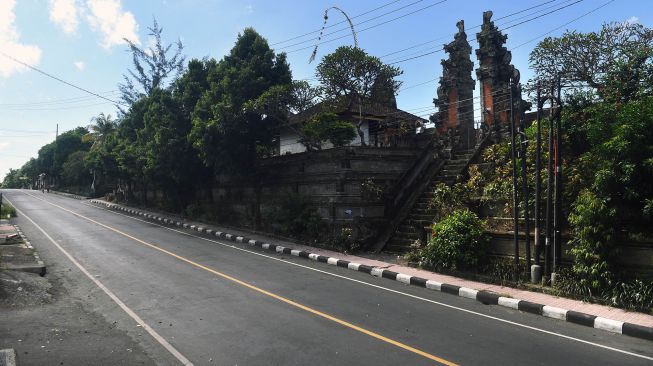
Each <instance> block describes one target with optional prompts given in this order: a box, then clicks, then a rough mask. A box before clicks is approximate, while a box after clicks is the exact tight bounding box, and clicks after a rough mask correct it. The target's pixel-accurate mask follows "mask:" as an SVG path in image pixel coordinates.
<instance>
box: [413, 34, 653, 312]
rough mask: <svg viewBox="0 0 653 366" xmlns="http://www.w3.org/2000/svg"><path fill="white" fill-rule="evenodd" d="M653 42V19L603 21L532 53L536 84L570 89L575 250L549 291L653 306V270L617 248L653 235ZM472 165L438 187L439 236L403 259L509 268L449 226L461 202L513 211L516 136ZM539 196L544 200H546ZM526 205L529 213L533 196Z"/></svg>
mask: <svg viewBox="0 0 653 366" xmlns="http://www.w3.org/2000/svg"><path fill="white" fill-rule="evenodd" d="M652 45H653V31H652V30H651V29H648V28H645V27H643V26H641V25H639V24H607V25H605V26H604V27H603V28H602V29H601V30H600V31H599V32H590V33H578V32H568V33H565V34H564V35H563V36H561V37H558V38H547V39H545V40H543V41H542V42H540V43H539V44H538V46H537V47H536V48H535V49H534V50H533V51H532V53H531V58H530V59H531V67H532V69H533V70H534V71H535V77H534V79H533V80H531V81H530V83H531V87H532V86H533V85H534V83H536V82H537V81H539V82H540V83H541V84H543V85H548V84H550V81H551V80H552V78H554V77H560V78H561V83H562V85H563V86H564V89H563V91H564V92H565V94H564V103H563V110H562V128H563V135H562V148H563V150H562V154H561V155H562V159H563V166H564V172H565V173H564V174H565V176H564V179H565V184H564V192H563V194H562V204H563V208H562V212H563V217H564V223H563V224H564V225H565V227H566V229H565V230H564V232H563V234H564V236H565V237H568V238H569V240H568V242H567V243H565V244H564V247H563V250H565V251H567V252H568V253H569V254H570V255H571V258H572V263H571V264H570V266H569V267H568V268H565V269H563V270H562V271H561V272H560V273H559V276H558V277H557V282H556V284H555V288H554V289H553V291H557V293H559V294H562V295H566V296H572V297H576V298H581V299H586V300H591V301H596V302H601V303H607V304H610V305H614V306H619V307H624V308H629V309H636V310H640V311H645V312H651V311H653V279H652V278H651V277H650V274H649V275H648V276H647V275H646V274H642V275H641V277H640V276H633V271H630V272H628V271H626V269H625V268H623V267H622V266H620V264H619V254H620V248H621V247H622V246H623V245H624V244H625V243H633V242H634V243H641V245H649V246H650V245H653V243H651V242H652V241H653V240H652V238H653V229H652V228H653V225H652V224H653V185H652V184H651V182H653V48H652V47H651V46H652ZM547 121H548V120H547V119H546V118H544V119H543V126H542V131H543V136H546V135H547V133H548V129H547V127H546V126H547ZM535 133H536V125H535V124H533V125H531V126H530V127H529V128H527V130H526V138H527V140H528V141H531V143H530V144H529V146H528V150H527V161H528V164H527V166H528V167H529V171H528V186H529V190H530V192H533V191H534V187H535V174H534V171H533V168H532V167H533V166H534V162H535V144H534V143H533V142H534V141H535ZM547 148H548V146H547V139H546V138H544V139H543V151H544V154H543V156H542V161H543V162H546V161H547V159H548V156H547V154H546V151H547ZM543 165H544V166H543V168H542V171H541V174H540V176H541V179H542V187H543V189H544V192H543V195H542V197H546V177H547V172H546V165H545V164H543ZM518 169H520V167H519V166H518ZM468 173H469V178H468V179H467V180H466V181H465V182H463V183H458V184H455V185H454V186H452V187H447V186H444V185H442V186H438V187H437V188H436V189H435V191H434V193H433V199H432V202H431V206H432V207H435V208H437V210H438V213H439V214H438V216H437V217H436V218H435V224H434V226H433V237H435V238H437V240H434V239H433V238H431V239H430V240H429V242H428V243H426V244H423V243H417V244H416V245H415V246H414V248H413V251H412V252H411V253H409V254H408V255H407V259H408V260H410V261H413V262H421V263H422V264H430V265H434V267H435V268H438V267H442V268H459V267H463V268H464V266H461V265H460V264H464V263H483V262H484V263H486V265H477V266H467V268H472V272H474V273H478V274H481V275H487V276H489V277H491V278H493V281H501V277H504V275H503V274H502V273H504V272H506V271H504V270H502V269H501V268H502V267H505V266H506V265H505V263H503V261H502V260H495V259H490V258H486V257H485V256H483V254H482V251H478V252H465V249H463V248H471V247H473V245H474V243H476V242H477V241H476V240H477V239H476V238H470V237H469V235H471V234H472V233H473V232H474V230H469V231H468V232H464V233H461V232H460V231H457V230H443V229H444V228H450V225H451V223H452V222H456V220H459V219H460V212H461V211H460V210H461V209H471V210H473V211H476V212H486V213H487V212H490V213H494V215H495V216H505V217H511V216H512V200H511V195H512V165H511V160H510V142H509V141H503V142H501V143H499V144H495V145H492V146H490V147H488V148H487V149H486V150H485V151H484V152H483V155H482V159H481V161H480V163H479V164H477V165H474V166H471V167H470V169H469V172H468ZM518 176H519V172H518ZM519 194H520V195H521V191H520V192H519ZM541 204H542V205H541V206H540V207H544V202H541ZM529 207H530V210H531V214H530V217H531V218H532V217H533V212H532V210H533V207H534V201H533V197H531V198H530V202H529ZM520 209H522V210H523V207H520ZM487 225H488V228H489V229H491V230H501V229H502V227H501V223H500V222H493V221H492V220H489V221H488V222H487ZM467 226H468V227H475V224H472V223H468V224H467ZM443 236H444V237H443ZM451 242H457V244H458V245H459V246H461V247H462V248H456V249H454V250H452V251H449V249H448V248H447V246H446V245H445V246H443V243H451ZM452 253H455V255H452ZM463 253H467V254H466V255H468V256H469V257H464V258H465V259H464V260H462V259H461V257H459V256H463ZM474 253H476V254H474ZM524 282H526V280H524Z"/></svg>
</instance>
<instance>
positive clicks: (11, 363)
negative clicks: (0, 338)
mask: <svg viewBox="0 0 653 366" xmlns="http://www.w3.org/2000/svg"><path fill="white" fill-rule="evenodd" d="M0 365H2V366H16V352H15V351H14V349H13V348H7V349H0Z"/></svg>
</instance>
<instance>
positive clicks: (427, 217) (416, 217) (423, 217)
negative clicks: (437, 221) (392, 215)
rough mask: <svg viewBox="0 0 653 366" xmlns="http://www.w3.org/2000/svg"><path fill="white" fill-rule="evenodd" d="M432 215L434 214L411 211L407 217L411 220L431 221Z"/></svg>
mask: <svg viewBox="0 0 653 366" xmlns="http://www.w3.org/2000/svg"><path fill="white" fill-rule="evenodd" d="M434 217H435V215H428V214H415V213H411V214H410V216H409V217H408V218H409V219H413V220H420V221H432V220H433V218H434Z"/></svg>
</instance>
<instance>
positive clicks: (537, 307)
mask: <svg viewBox="0 0 653 366" xmlns="http://www.w3.org/2000/svg"><path fill="white" fill-rule="evenodd" d="M90 202H91V203H95V204H99V205H104V206H106V207H107V208H108V209H114V210H118V211H124V212H125V213H128V214H131V215H135V216H142V217H143V218H146V219H149V220H152V221H155V222H158V223H162V224H166V225H171V226H177V227H180V228H184V229H190V230H193V231H197V232H199V233H203V234H206V235H209V236H214V237H216V238H220V239H226V240H230V241H234V242H237V243H243V244H248V245H250V246H254V247H259V248H262V249H266V250H270V251H273V252H276V253H280V254H290V255H293V256H296V257H300V258H306V259H310V260H313V261H316V262H322V263H327V264H330V265H333V266H337V267H342V268H347V269H351V270H354V271H358V272H363V273H367V274H370V275H372V276H374V277H379V278H387V279H389V280H395V281H398V282H401V283H404V284H406V285H412V286H417V287H423V288H426V289H430V290H435V291H440V292H444V293H448V294H452V295H457V296H460V297H465V298H468V299H472V300H476V301H479V302H481V303H483V304H485V305H500V306H504V307H507V308H511V309H515V310H519V311H524V312H527V313H531V314H536V315H542V316H545V317H547V318H553V319H558V320H564V321H567V322H570V323H575V324H579V325H584V326H587V327H593V328H596V329H602V330H606V331H609V332H614V333H619V334H625V335H628V336H631V337H637V338H642V339H648V340H653V328H652V327H645V326H642V325H639V324H633V323H628V322H623V321H620V320H613V319H608V318H603V317H600V316H596V315H591V314H586V313H581V312H578V311H574V310H567V309H562V308H558V307H554V306H549V305H543V304H538V303H534V302H530V301H526V300H519V299H514V298H510V297H505V296H501V295H499V294H497V293H494V292H490V291H485V290H474V289H471V288H467V287H461V286H456V285H451V284H447V283H441V282H437V281H434V280H428V279H425V278H421V277H417V276H411V275H407V274H403V273H398V272H394V271H390V270H387V269H383V268H379V267H374V266H368V265H365V264H359V263H354V262H350V261H347V260H343V259H338V258H334V257H327V256H323V255H319V254H314V253H310V252H307V251H303V250H296V249H292V248H288V247H284V246H281V245H277V244H270V243H265V242H263V241H260V240H254V239H250V238H248V237H246V236H240V235H235V234H229V233H226V232H222V231H219V230H214V229H209V228H206V227H204V226H200V225H197V224H188V223H185V222H183V221H180V220H178V219H171V218H167V217H163V216H160V215H158V214H152V213H148V212H143V211H139V210H136V209H133V208H129V207H125V206H122V205H118V204H115V203H110V202H105V201H101V200H94V199H93V200H90Z"/></svg>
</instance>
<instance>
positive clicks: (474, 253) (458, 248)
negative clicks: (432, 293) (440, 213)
mask: <svg viewBox="0 0 653 366" xmlns="http://www.w3.org/2000/svg"><path fill="white" fill-rule="evenodd" d="M488 243H489V240H488V237H487V236H486V234H485V224H484V222H483V221H482V220H480V219H479V218H478V216H477V215H476V214H475V213H473V212H471V211H469V210H459V211H455V212H454V213H452V214H451V215H449V216H446V217H444V218H443V219H442V220H441V221H440V222H438V223H436V224H435V225H433V232H432V235H431V239H430V240H429V243H428V245H427V246H426V248H424V250H423V251H422V255H421V257H422V261H423V262H426V263H427V264H429V265H432V266H436V267H443V268H450V269H459V268H471V267H475V266H476V265H478V263H479V261H480V260H481V258H482V257H483V256H484V254H485V252H486V250H487V246H488Z"/></svg>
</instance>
